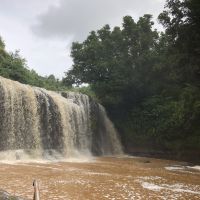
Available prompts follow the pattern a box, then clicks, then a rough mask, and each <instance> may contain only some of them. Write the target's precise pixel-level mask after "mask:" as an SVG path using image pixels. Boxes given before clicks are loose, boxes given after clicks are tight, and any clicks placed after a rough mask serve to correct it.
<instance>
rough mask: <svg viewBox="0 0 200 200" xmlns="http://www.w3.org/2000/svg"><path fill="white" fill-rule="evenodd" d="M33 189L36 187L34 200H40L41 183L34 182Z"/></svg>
mask: <svg viewBox="0 0 200 200" xmlns="http://www.w3.org/2000/svg"><path fill="white" fill-rule="evenodd" d="M33 187H34V195H33V200H40V192H39V183H38V182H37V180H34V181H33Z"/></svg>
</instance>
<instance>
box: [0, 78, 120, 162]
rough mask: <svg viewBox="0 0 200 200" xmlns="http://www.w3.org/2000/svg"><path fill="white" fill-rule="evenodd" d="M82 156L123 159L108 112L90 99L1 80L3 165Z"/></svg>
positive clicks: (1, 155) (0, 149)
mask: <svg viewBox="0 0 200 200" xmlns="http://www.w3.org/2000/svg"><path fill="white" fill-rule="evenodd" d="M78 153H81V154H92V155H114V154H122V148H121V144H120V141H119V139H118V135H117V133H116V130H115V128H114V126H113V124H112V122H111V121H110V120H109V118H108V116H107V115H106V112H105V109H104V108H103V106H101V105H100V104H98V103H96V102H94V101H93V100H92V99H91V98H89V97H88V96H87V95H84V94H80V93H74V92H61V93H57V92H52V91H47V90H45V89H42V88H38V87H32V86H29V85H24V84H21V83H19V82H16V81H12V80H9V79H5V78H3V77H0V159H3V158H4V157H9V156H10V157H11V159H21V158H23V156H25V155H26V156H27V155H28V156H32V157H40V158H44V157H48V156H62V157H64V158H67V157H73V156H76V155H77V154H78ZM2 157H3V158H2Z"/></svg>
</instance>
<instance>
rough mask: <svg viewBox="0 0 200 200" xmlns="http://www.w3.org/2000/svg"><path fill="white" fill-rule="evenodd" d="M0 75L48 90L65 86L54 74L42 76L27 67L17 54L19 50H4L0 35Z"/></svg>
mask: <svg viewBox="0 0 200 200" xmlns="http://www.w3.org/2000/svg"><path fill="white" fill-rule="evenodd" d="M0 76H3V77H5V78H9V79H12V80H16V81H19V82H21V83H25V84H30V85H34V86H38V87H43V88H46V89H49V90H61V89H62V88H63V89H64V88H66V87H64V85H63V84H62V82H61V81H59V80H58V79H56V78H55V76H54V75H50V76H48V77H42V76H39V75H38V74H37V73H36V72H35V71H34V70H30V69H28V67H27V65H26V60H25V59H23V58H22V57H21V56H20V55H19V51H16V52H14V53H13V52H10V53H8V52H7V51H6V50H5V44H4V41H3V39H2V38H1V37H0Z"/></svg>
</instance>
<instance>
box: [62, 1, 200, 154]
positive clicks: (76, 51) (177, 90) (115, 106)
mask: <svg viewBox="0 0 200 200" xmlns="http://www.w3.org/2000/svg"><path fill="white" fill-rule="evenodd" d="M151 18H152V17H151V15H147V14H146V15H144V16H143V17H140V18H139V20H138V21H137V22H135V21H134V20H133V19H132V17H130V16H125V17H124V18H123V24H122V27H114V28H113V29H111V28H110V26H109V25H105V26H104V27H103V28H101V29H100V30H98V31H92V32H91V33H90V34H89V36H88V37H87V39H86V40H85V41H84V42H82V43H80V42H75V43H73V45H72V51H71V55H72V58H73V61H74V64H73V66H72V69H71V70H69V71H68V72H67V73H66V77H65V79H64V83H65V84H66V85H68V86H70V85H72V84H77V85H80V84H82V83H88V84H89V85H90V87H91V89H92V91H94V92H95V94H96V96H97V98H98V99H99V100H100V101H101V103H102V104H103V105H104V106H105V107H106V109H107V111H108V113H109V115H110V117H111V118H112V120H113V121H114V122H115V125H116V126H117V128H118V129H119V132H120V133H121V138H122V140H123V142H124V144H125V145H126V146H128V147H129V149H130V148H131V147H132V146H139V147H141V146H143V147H145V148H150V149H162V150H173V151H176V152H182V151H184V150H186V149H187V150H193V151H198V152H200V123H199V121H200V20H199V19H200V2H199V1H198V0H183V1H180V0H167V2H166V7H165V10H164V11H163V12H162V13H161V14H160V15H159V18H158V19H159V21H160V23H161V24H163V26H164V28H165V32H164V33H159V32H158V31H157V30H153V28H152V25H153V22H152V20H151Z"/></svg>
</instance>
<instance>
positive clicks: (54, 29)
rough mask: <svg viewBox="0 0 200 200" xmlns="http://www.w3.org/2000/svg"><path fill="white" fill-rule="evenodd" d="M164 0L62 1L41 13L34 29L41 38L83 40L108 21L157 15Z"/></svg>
mask: <svg viewBox="0 0 200 200" xmlns="http://www.w3.org/2000/svg"><path fill="white" fill-rule="evenodd" d="M164 2H165V1H164V0H142V1H141V0H61V1H60V3H59V5H57V6H51V7H49V9H48V10H47V12H46V13H44V14H42V15H39V16H38V18H37V22H36V23H35V24H34V25H33V26H32V31H33V32H34V33H35V34H36V35H38V36H40V37H44V38H45V37H47V38H48V37H57V38H67V37H68V38H69V37H73V39H75V40H82V39H84V38H85V37H86V35H87V34H88V32H90V31H91V30H96V29H97V28H100V27H102V26H103V25H105V24H107V23H108V24H111V25H119V23H121V18H122V17H123V16H125V15H127V14H131V15H133V16H134V17H138V16H141V15H143V14H145V13H150V14H153V15H157V14H158V13H159V12H160V11H161V10H162V8H163V5H164Z"/></svg>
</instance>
